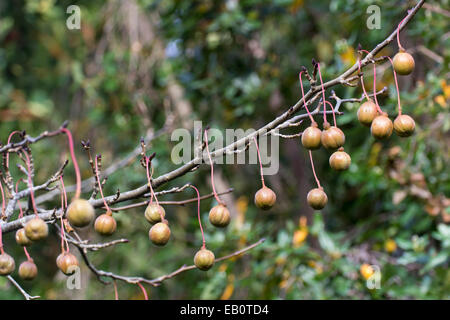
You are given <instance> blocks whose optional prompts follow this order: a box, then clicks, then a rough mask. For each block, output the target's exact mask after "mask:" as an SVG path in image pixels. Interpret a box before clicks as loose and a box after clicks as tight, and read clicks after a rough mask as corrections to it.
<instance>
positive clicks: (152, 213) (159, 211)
mask: <svg viewBox="0 0 450 320" xmlns="http://www.w3.org/2000/svg"><path fill="white" fill-rule="evenodd" d="M161 216H162V217H163V218H164V217H165V216H166V211H165V210H164V208H163V207H162V206H160V205H158V204H156V203H151V204H149V205H148V206H147V208H146V209H145V219H147V221H148V222H150V223H151V224H155V223H158V222H161Z"/></svg>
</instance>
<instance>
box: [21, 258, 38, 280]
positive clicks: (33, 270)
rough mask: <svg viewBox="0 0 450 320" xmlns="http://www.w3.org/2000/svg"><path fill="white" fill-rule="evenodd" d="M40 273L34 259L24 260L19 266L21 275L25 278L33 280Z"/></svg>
mask: <svg viewBox="0 0 450 320" xmlns="http://www.w3.org/2000/svg"><path fill="white" fill-rule="evenodd" d="M37 274H38V269H37V267H36V264H35V263H34V262H33V261H24V262H22V263H21V264H20V266H19V277H20V278H22V279H23V280H33V279H34V278H36V276H37Z"/></svg>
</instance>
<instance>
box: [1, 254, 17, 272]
mask: <svg viewBox="0 0 450 320" xmlns="http://www.w3.org/2000/svg"><path fill="white" fill-rule="evenodd" d="M15 268H16V263H15V262H14V259H13V257H11V256H10V255H9V254H7V253H6V252H5V253H2V254H0V276H7V275H9V274H11V273H13V271H14V269H15Z"/></svg>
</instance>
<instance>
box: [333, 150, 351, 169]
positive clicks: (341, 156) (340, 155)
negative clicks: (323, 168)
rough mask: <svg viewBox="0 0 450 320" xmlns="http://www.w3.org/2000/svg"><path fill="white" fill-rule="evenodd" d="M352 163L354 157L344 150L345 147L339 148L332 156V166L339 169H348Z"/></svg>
mask: <svg viewBox="0 0 450 320" xmlns="http://www.w3.org/2000/svg"><path fill="white" fill-rule="evenodd" d="M351 163H352V158H350V156H349V155H348V153H347V152H345V151H344V148H339V150H338V151H336V152H334V153H333V154H332V155H331V157H330V167H331V168H333V169H334V170H337V171H342V170H347V169H348V167H350V164H351Z"/></svg>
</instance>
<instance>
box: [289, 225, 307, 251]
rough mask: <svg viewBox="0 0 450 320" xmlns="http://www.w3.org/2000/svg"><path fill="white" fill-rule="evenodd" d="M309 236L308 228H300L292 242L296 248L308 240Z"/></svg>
mask: <svg viewBox="0 0 450 320" xmlns="http://www.w3.org/2000/svg"><path fill="white" fill-rule="evenodd" d="M307 236H308V229H300V230H296V231H295V232H294V236H293V237H292V244H293V245H294V247H295V248H298V247H300V246H301V245H302V244H303V242H304V241H305V240H306V237H307Z"/></svg>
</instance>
